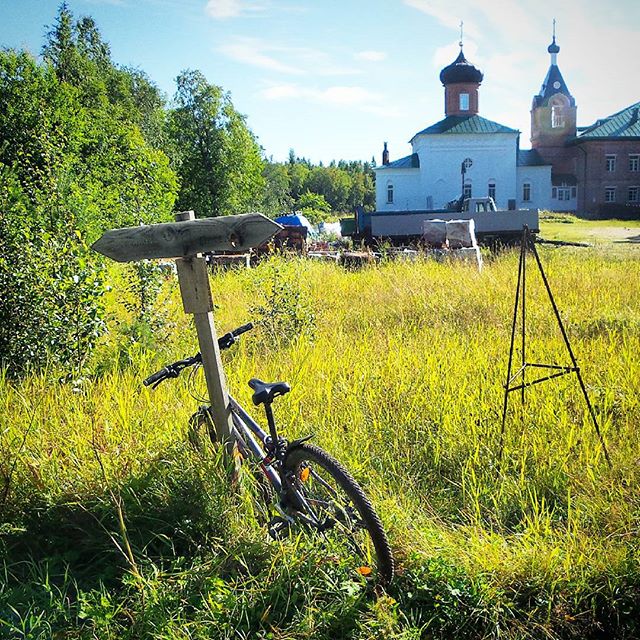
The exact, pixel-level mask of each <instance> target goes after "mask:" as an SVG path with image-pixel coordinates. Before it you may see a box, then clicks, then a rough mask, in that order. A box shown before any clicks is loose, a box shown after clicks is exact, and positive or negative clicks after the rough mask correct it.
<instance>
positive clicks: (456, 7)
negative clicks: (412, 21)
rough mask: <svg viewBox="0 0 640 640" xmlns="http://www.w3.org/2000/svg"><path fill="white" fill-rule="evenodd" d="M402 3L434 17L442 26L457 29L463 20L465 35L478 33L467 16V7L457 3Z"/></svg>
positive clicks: (426, 0) (445, 0)
mask: <svg viewBox="0 0 640 640" xmlns="http://www.w3.org/2000/svg"><path fill="white" fill-rule="evenodd" d="M404 3H405V4H406V5H407V6H409V7H412V8H414V9H417V10H418V11H421V12H422V13H426V14H427V15H429V16H431V17H432V18H435V19H436V20H437V21H438V22H439V23H440V24H441V25H443V26H444V27H448V28H450V29H456V30H457V31H459V30H460V21H461V20H464V33H465V35H471V36H476V37H477V36H478V34H479V33H480V30H479V29H478V27H477V26H476V23H475V22H473V21H472V20H471V19H470V18H469V13H470V11H469V9H468V8H465V7H464V6H461V5H460V4H458V3H455V4H452V3H451V2H449V1H448V0H404ZM474 6H475V4H474ZM452 8H453V11H452ZM465 42H466V39H465Z"/></svg>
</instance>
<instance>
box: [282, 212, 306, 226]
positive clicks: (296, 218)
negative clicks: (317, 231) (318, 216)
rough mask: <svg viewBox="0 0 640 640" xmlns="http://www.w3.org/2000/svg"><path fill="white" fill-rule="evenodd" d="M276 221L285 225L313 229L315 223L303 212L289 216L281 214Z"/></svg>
mask: <svg viewBox="0 0 640 640" xmlns="http://www.w3.org/2000/svg"><path fill="white" fill-rule="evenodd" d="M276 222H277V223H278V224H281V225H284V226H285V227H307V229H311V228H312V227H313V225H312V224H311V223H310V222H309V221H308V220H307V219H306V218H305V217H304V216H303V215H302V214H301V213H294V214H291V215H289V216H280V217H279V218H276Z"/></svg>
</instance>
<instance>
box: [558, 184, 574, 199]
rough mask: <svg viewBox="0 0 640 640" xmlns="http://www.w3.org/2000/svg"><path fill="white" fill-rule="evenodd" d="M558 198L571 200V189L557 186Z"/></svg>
mask: <svg viewBox="0 0 640 640" xmlns="http://www.w3.org/2000/svg"><path fill="white" fill-rule="evenodd" d="M558 200H571V189H569V188H568V187H558Z"/></svg>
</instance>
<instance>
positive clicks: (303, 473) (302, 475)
mask: <svg viewBox="0 0 640 640" xmlns="http://www.w3.org/2000/svg"><path fill="white" fill-rule="evenodd" d="M310 473H311V468H310V467H305V468H304V469H303V470H302V471H300V480H302V482H306V481H307V480H308V479H309V474H310Z"/></svg>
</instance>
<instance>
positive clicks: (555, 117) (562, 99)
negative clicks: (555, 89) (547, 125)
mask: <svg viewBox="0 0 640 640" xmlns="http://www.w3.org/2000/svg"><path fill="white" fill-rule="evenodd" d="M549 104H550V105H551V128H552V129H557V128H560V127H564V125H565V107H568V106H569V101H568V99H567V98H566V96H563V95H562V94H559V93H558V94H556V95H555V96H553V97H552V98H551V100H549Z"/></svg>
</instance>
